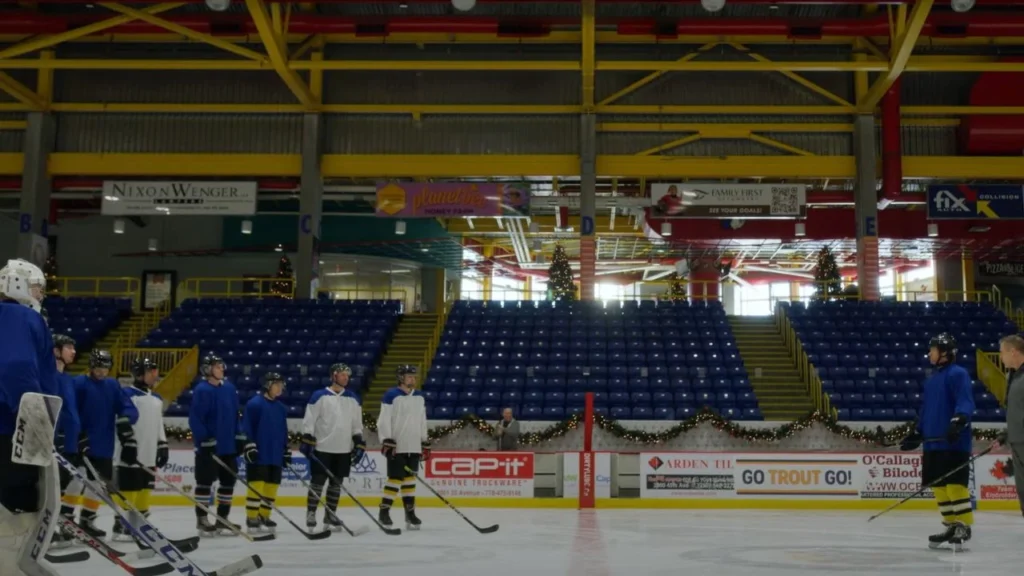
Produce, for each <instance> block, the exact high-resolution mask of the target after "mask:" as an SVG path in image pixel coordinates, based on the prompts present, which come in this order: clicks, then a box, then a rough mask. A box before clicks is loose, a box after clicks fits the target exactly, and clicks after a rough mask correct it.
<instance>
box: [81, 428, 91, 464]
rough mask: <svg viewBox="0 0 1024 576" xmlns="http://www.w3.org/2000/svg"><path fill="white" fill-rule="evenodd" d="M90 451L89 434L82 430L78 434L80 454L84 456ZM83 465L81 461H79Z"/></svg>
mask: <svg viewBox="0 0 1024 576" xmlns="http://www.w3.org/2000/svg"><path fill="white" fill-rule="evenodd" d="M88 453H89V435H88V434H86V433H85V432H82V433H81V434H79V435H78V456H79V457H82V456H85V455H86V454H88ZM78 464H79V465H81V462H79V463H78Z"/></svg>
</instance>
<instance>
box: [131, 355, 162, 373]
mask: <svg viewBox="0 0 1024 576" xmlns="http://www.w3.org/2000/svg"><path fill="white" fill-rule="evenodd" d="M158 368H160V366H158V365H157V363H156V361H155V360H153V359H152V358H149V357H148V356H140V357H138V358H136V359H134V360H132V376H134V377H136V378H142V377H143V376H145V375H146V372H149V371H150V370H156V369H158Z"/></svg>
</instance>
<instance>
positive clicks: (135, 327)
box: [68, 312, 146, 378]
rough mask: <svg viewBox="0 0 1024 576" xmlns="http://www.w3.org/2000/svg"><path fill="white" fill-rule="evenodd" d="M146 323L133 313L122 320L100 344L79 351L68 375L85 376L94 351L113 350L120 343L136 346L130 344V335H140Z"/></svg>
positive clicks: (142, 318) (115, 375)
mask: <svg viewBox="0 0 1024 576" xmlns="http://www.w3.org/2000/svg"><path fill="white" fill-rule="evenodd" d="M145 321H146V319H145V317H144V316H143V315H141V314H137V313H135V312H132V313H131V315H130V316H128V317H127V318H125V319H124V320H122V321H121V323H120V324H118V325H117V326H116V327H115V328H114V329H113V330H111V331H110V332H107V334H106V336H104V337H103V338H100V340H99V342H96V344H94V345H93V346H92V347H91V348H89V349H87V350H82V349H80V350H78V355H77V357H76V358H75V361H74V362H73V363H72V364H71V366H70V368H68V373H70V374H85V372H86V371H87V370H88V369H89V353H90V352H92V351H93V350H111V349H112V348H114V345H115V344H117V343H118V341H120V342H121V344H122V345H128V346H134V345H135V342H128V335H129V334H131V333H133V331H134V332H135V333H140V328H141V326H142V325H143V323H144V322H145ZM112 376H113V377H115V378H116V377H117V376H118V375H117V374H113V375H112Z"/></svg>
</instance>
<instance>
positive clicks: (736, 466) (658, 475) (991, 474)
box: [640, 452, 1016, 500]
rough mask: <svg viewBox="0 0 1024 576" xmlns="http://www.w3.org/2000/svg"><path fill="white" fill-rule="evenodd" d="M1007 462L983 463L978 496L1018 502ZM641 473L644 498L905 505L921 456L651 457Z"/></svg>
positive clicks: (915, 486)
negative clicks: (872, 502)
mask: <svg viewBox="0 0 1024 576" xmlns="http://www.w3.org/2000/svg"><path fill="white" fill-rule="evenodd" d="M1007 460H1008V458H1007V457H996V456H984V457H982V458H979V459H978V461H977V462H976V465H975V470H976V475H977V480H976V482H972V484H976V485H977V489H975V488H974V486H972V487H971V488H972V490H971V491H972V493H973V494H975V495H976V496H977V497H978V498H980V499H981V500H1004V499H1015V498H1016V491H1015V490H1014V488H1013V477H1012V469H1011V470H1010V473H1007V465H1008V464H1007ZM640 466H641V479H640V497H641V498H705V499H706V498H721V499H729V498H735V499H744V498H747V499H755V498H757V499H821V500H901V499H903V498H906V497H908V496H911V495H912V494H914V493H915V492H917V491H918V490H919V489H920V488H921V454H920V453H902V452H873V453H787V454H781V453H714V452H703V453H700V452H696V453H685V452H656V453H655V452H648V453H643V454H641V455H640ZM932 497H933V496H932V493H931V490H926V491H924V492H923V493H922V494H921V495H919V496H917V498H921V499H930V498H932Z"/></svg>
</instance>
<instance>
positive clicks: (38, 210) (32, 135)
mask: <svg viewBox="0 0 1024 576" xmlns="http://www.w3.org/2000/svg"><path fill="white" fill-rule="evenodd" d="M25 120H26V126H25V137H24V140H23V142H24V144H23V145H22V149H23V154H24V158H25V160H24V167H23V168H22V173H21V199H20V203H19V206H18V212H19V216H18V246H17V255H18V258H23V259H25V260H28V261H29V262H32V263H34V264H35V265H36V266H39V267H40V268H42V267H43V265H44V264H45V263H46V257H47V256H48V253H49V244H48V241H47V240H46V238H47V236H48V235H49V232H48V229H47V228H48V222H47V218H49V215H50V175H49V173H48V172H47V168H46V163H47V161H48V159H49V157H50V153H51V152H53V147H54V140H55V139H56V124H55V123H54V120H53V115H51V114H49V113H46V112H29V113H28V114H26V116H25Z"/></svg>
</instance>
